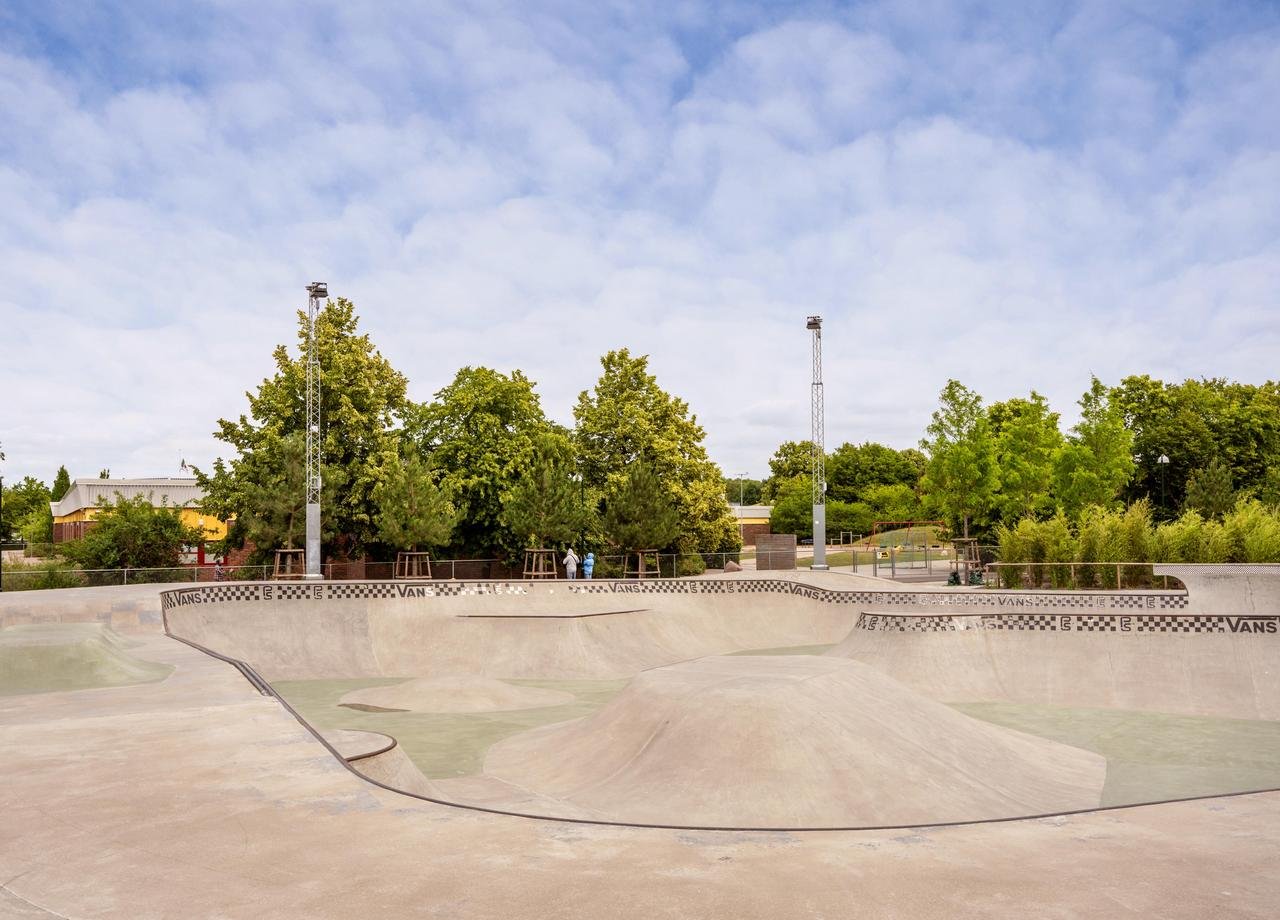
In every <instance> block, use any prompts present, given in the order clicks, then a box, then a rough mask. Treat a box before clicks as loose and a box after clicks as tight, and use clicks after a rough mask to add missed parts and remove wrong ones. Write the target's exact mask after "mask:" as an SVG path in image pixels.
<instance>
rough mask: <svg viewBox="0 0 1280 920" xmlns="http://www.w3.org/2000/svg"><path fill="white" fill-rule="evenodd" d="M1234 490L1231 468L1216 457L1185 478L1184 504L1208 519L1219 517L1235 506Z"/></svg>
mask: <svg viewBox="0 0 1280 920" xmlns="http://www.w3.org/2000/svg"><path fill="white" fill-rule="evenodd" d="M1235 503H1236V492H1235V489H1234V488H1233V487H1232V483H1231V470H1229V469H1227V466H1226V464H1225V463H1223V462H1222V461H1221V460H1219V459H1218V458H1217V457H1215V458H1213V459H1212V460H1210V461H1209V465H1208V466H1205V467H1203V468H1201V469H1198V470H1196V471H1195V472H1193V473H1192V474H1191V478H1190V479H1188V480H1187V498H1186V506H1187V509H1188V510H1191V511H1198V512H1199V513H1200V514H1201V515H1203V516H1204V517H1206V518H1210V519H1218V518H1221V517H1222V516H1223V515H1224V514H1226V513H1227V512H1228V511H1230V510H1231V509H1232V508H1233V507H1235Z"/></svg>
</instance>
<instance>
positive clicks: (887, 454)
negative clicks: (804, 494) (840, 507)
mask: <svg viewBox="0 0 1280 920" xmlns="http://www.w3.org/2000/svg"><path fill="white" fill-rule="evenodd" d="M924 467H925V457H924V454H922V453H920V451H918V450H914V449H912V448H908V449H906V450H894V449H893V448H892V447H886V446H885V445H884V444H877V443H875V442H874V441H867V442H865V443H863V444H856V445H855V444H850V443H847V442H846V443H844V444H841V445H840V446H839V447H837V448H836V449H835V450H834V451H832V452H831V455H830V457H828V459H827V497H828V498H829V499H831V498H834V499H836V500H837V501H866V495H867V492H868V490H870V489H874V488H876V487H878V486H907V487H908V488H910V489H912V490H914V489H916V488H917V487H918V486H919V483H920V477H921V476H922V475H923V473H924ZM806 472H807V470H806Z"/></svg>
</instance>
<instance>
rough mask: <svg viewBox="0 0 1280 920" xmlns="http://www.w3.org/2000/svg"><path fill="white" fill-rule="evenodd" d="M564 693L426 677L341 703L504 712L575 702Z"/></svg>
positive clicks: (358, 692) (490, 680) (352, 695)
mask: <svg viewBox="0 0 1280 920" xmlns="http://www.w3.org/2000/svg"><path fill="white" fill-rule="evenodd" d="M574 699H575V697H574V695H573V694H572V693H566V692H564V691H563V690H547V689H543V688H541V687H520V686H516V685H515V684H509V683H507V682H506V681H501V680H494V679H493V678H487V677H422V678H417V679H415V680H408V681H405V682H404V683H402V684H393V685H391V686H389V687H365V688H363V689H361V690H352V691H351V692H350V693H347V694H345V695H344V696H343V697H342V699H341V700H339V704H340V705H343V706H354V707H373V708H375V709H392V710H401V711H407V712H503V711H506V710H510V709H540V708H542V707H544V706H559V705H561V704H563V703H572V702H573V701H574Z"/></svg>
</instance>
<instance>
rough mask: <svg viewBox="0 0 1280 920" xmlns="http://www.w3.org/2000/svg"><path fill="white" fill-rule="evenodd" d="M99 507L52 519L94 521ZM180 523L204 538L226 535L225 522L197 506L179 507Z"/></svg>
mask: <svg viewBox="0 0 1280 920" xmlns="http://www.w3.org/2000/svg"><path fill="white" fill-rule="evenodd" d="M101 510H102V509H101V508H81V509H80V510H79V511H73V512H71V513H70V514H63V515H60V516H59V517H56V518H54V519H53V523H55V524H75V523H79V522H80V521H95V520H97V518H98V512H99V511H101ZM181 517H182V523H184V524H186V525H187V526H188V527H199V528H201V529H202V530H203V531H204V533H205V539H206V540H221V539H222V538H223V537H225V536H226V535H227V525H226V522H224V521H220V520H218V519H217V518H216V517H214V516H213V515H211V514H205V513H204V512H203V511H201V510H200V509H199V508H183V509H181Z"/></svg>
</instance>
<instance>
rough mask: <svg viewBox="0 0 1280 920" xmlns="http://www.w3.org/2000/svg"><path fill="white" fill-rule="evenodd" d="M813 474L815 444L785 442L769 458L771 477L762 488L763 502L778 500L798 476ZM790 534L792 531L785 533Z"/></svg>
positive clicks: (808, 442)
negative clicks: (782, 490) (783, 490)
mask: <svg viewBox="0 0 1280 920" xmlns="http://www.w3.org/2000/svg"><path fill="white" fill-rule="evenodd" d="M812 473H813V442H812V441H783V442H782V443H781V444H779V445H778V449H777V450H775V451H774V452H773V456H772V457H770V458H769V476H768V478H767V479H765V481H764V484H763V486H762V487H761V496H760V497H761V500H762V501H765V502H773V501H776V500H777V497H778V492H779V490H780V489H781V488H782V487H783V486H784V485H786V484H787V483H789V482H791V481H792V480H793V479H795V478H796V477H797V476H810V475H812ZM785 532H786V533H790V531H785Z"/></svg>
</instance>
